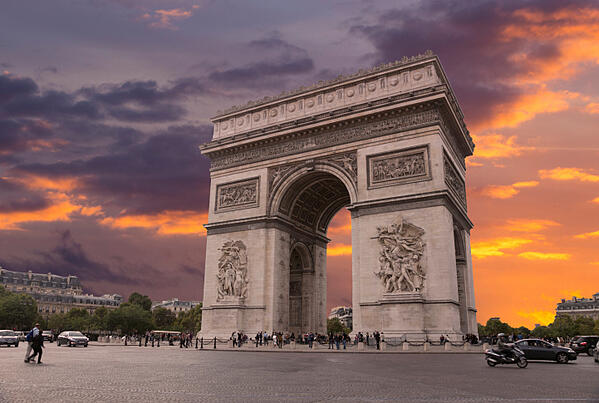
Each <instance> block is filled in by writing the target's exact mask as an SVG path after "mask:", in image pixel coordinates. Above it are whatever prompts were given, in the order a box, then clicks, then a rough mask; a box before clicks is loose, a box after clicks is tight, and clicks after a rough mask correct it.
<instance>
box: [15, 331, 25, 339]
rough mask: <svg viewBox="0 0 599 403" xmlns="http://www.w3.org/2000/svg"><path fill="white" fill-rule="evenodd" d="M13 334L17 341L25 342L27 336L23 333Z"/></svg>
mask: <svg viewBox="0 0 599 403" xmlns="http://www.w3.org/2000/svg"><path fill="white" fill-rule="evenodd" d="M15 333H16V334H17V337H18V338H19V341H27V335H26V334H25V332H15Z"/></svg>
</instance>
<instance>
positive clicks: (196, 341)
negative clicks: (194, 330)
mask: <svg viewBox="0 0 599 403" xmlns="http://www.w3.org/2000/svg"><path fill="white" fill-rule="evenodd" d="M197 348H198V338H197V337H196V349H197Z"/></svg>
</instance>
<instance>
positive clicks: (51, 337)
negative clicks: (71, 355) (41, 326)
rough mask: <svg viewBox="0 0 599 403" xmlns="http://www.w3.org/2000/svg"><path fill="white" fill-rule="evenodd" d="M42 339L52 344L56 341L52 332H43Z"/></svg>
mask: <svg viewBox="0 0 599 403" xmlns="http://www.w3.org/2000/svg"><path fill="white" fill-rule="evenodd" d="M42 337H43V338H44V341H49V342H50V343H52V342H53V341H54V333H52V331H51V330H44V331H43V332H42Z"/></svg>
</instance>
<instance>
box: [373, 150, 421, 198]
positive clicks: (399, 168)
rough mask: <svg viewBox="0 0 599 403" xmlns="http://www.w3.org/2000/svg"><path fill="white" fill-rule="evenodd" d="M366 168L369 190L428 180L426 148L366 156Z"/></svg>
mask: <svg viewBox="0 0 599 403" xmlns="http://www.w3.org/2000/svg"><path fill="white" fill-rule="evenodd" d="M367 166H368V187H369V188H375V187H380V186H392V185H397V184H401V183H408V182H414V181H420V180H428V179H430V170H429V164H428V149H427V147H419V148H413V149H410V150H401V151H394V152H389V153H385V154H379V155H374V156H368V157H367Z"/></svg>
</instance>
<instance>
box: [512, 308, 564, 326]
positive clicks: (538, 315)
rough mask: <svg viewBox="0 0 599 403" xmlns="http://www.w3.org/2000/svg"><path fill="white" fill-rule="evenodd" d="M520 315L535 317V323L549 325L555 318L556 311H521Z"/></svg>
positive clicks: (529, 317)
mask: <svg viewBox="0 0 599 403" xmlns="http://www.w3.org/2000/svg"><path fill="white" fill-rule="evenodd" d="M518 315H520V316H522V317H523V318H528V319H533V320H534V322H535V323H538V324H539V325H542V326H547V325H548V324H550V323H552V322H553V320H554V319H555V312H553V311H530V312H525V311H519V312H518Z"/></svg>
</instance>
